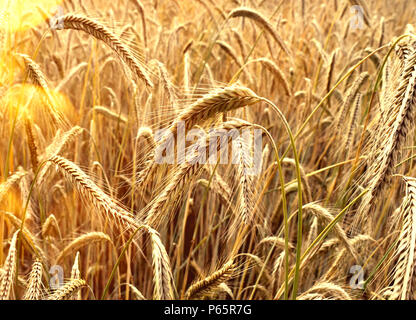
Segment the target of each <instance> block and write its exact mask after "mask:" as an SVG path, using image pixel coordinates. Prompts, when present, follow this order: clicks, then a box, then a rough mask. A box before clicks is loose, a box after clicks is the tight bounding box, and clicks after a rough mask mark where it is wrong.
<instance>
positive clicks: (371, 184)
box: [355, 48, 416, 225]
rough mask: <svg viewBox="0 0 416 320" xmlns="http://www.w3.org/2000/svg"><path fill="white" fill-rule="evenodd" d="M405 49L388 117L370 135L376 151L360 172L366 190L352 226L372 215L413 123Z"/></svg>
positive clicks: (412, 61)
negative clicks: (364, 171) (375, 144)
mask: <svg viewBox="0 0 416 320" xmlns="http://www.w3.org/2000/svg"><path fill="white" fill-rule="evenodd" d="M409 51H410V52H409V54H408V55H407V56H406V57H405V59H404V64H403V69H402V73H401V75H400V85H399V87H398V88H396V89H395V93H394V95H395V96H394V100H393V101H392V103H391V104H390V105H388V106H386V107H385V110H386V113H388V116H389V120H387V119H386V121H385V123H382V124H381V125H380V126H379V128H378V130H377V131H376V132H374V136H373V137H372V138H373V139H374V140H375V141H378V143H377V145H378V146H379V147H380V150H378V151H377V153H376V155H375V156H372V157H371V159H372V162H371V163H369V164H368V168H367V171H366V173H365V175H364V179H363V186H364V187H365V188H368V190H369V191H368V192H367V194H366V195H365V196H364V198H363V201H362V203H361V205H360V208H359V210H358V215H357V219H356V222H355V225H357V224H358V221H359V222H362V221H364V219H366V217H367V216H368V214H370V215H372V216H374V215H373V214H372V213H373V212H372V210H371V208H374V201H376V200H377V198H378V196H379V195H380V193H381V191H382V190H383V189H384V187H385V186H386V185H387V183H388V182H389V181H390V179H391V174H392V173H393V169H394V166H395V165H396V164H397V163H398V162H397V161H398V157H399V155H400V153H401V148H402V147H403V145H404V144H405V142H406V140H407V139H409V133H410V132H412V128H413V126H414V116H415V109H416V107H415V102H416V101H415V99H416V92H415V87H416V50H415V49H412V48H409ZM382 118H383V117H382ZM374 218H375V217H372V218H371V219H374Z"/></svg>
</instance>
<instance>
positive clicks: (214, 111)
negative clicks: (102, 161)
mask: <svg viewBox="0 0 416 320" xmlns="http://www.w3.org/2000/svg"><path fill="white" fill-rule="evenodd" d="M259 101H260V98H259V97H258V96H257V95H256V94H255V93H254V92H253V91H252V90H250V89H249V88H246V87H242V86H238V85H232V86H230V87H225V88H220V89H216V90H213V91H211V92H209V93H208V94H206V95H204V96H203V97H202V98H200V99H198V100H197V101H196V102H194V103H193V104H191V105H190V106H188V107H186V108H185V109H184V110H183V111H182V112H181V113H180V114H179V115H178V116H177V117H176V119H175V120H174V121H173V123H172V124H171V125H170V126H169V128H168V130H167V133H166V134H165V136H163V137H162V138H161V139H160V140H159V141H158V145H163V144H164V143H166V142H167V139H169V138H170V137H172V135H175V134H177V130H178V126H179V125H180V124H182V123H184V125H185V130H189V129H190V128H192V127H193V126H195V125H198V124H201V123H203V122H206V121H208V120H210V119H212V118H214V117H215V116H217V115H219V114H221V113H225V112H228V111H232V110H236V109H239V108H242V107H244V106H249V105H252V104H255V103H257V102H259ZM155 152H156V150H155V149H153V150H152V151H151V152H149V154H148V156H147V158H146V159H145V161H144V166H143V169H142V170H141V171H140V172H139V173H138V176H137V180H136V181H137V184H138V185H144V184H145V183H146V182H147V179H148V178H149V177H150V176H151V174H152V172H153V170H154V169H155V167H156V166H157V164H156V163H155V157H156V153H155Z"/></svg>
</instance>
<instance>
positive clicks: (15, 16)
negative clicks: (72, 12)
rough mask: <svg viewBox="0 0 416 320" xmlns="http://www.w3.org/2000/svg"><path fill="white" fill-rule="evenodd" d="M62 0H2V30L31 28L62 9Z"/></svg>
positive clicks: (0, 24) (10, 30)
mask: <svg viewBox="0 0 416 320" xmlns="http://www.w3.org/2000/svg"><path fill="white" fill-rule="evenodd" d="M61 3H62V0H0V28H1V31H8V32H16V31H24V30H28V29H31V28H33V27H35V26H38V25H39V24H41V23H42V22H45V20H46V19H47V18H48V17H50V16H51V14H52V15H53V14H55V13H57V12H59V11H61V12H62V9H61V10H60V9H59V4H61Z"/></svg>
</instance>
